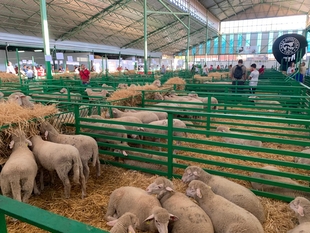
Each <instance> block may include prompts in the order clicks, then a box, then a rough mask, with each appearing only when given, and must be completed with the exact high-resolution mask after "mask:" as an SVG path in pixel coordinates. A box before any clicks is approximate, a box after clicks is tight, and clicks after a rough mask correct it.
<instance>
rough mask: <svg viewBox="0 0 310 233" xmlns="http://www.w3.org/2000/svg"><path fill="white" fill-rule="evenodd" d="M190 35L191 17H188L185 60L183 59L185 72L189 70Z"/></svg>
mask: <svg viewBox="0 0 310 233" xmlns="http://www.w3.org/2000/svg"><path fill="white" fill-rule="evenodd" d="M190 33H191V17H190V15H188V27H187V45H186V59H185V66H186V69H185V70H189V67H188V62H189V43H190Z"/></svg>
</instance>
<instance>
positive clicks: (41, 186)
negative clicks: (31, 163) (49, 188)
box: [40, 168, 44, 191]
mask: <svg viewBox="0 0 310 233" xmlns="http://www.w3.org/2000/svg"><path fill="white" fill-rule="evenodd" d="M40 189H41V191H43V189H44V181H43V169H42V168H41V169H40Z"/></svg>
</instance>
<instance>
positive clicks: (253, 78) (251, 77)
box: [248, 63, 259, 94]
mask: <svg viewBox="0 0 310 233" xmlns="http://www.w3.org/2000/svg"><path fill="white" fill-rule="evenodd" d="M258 77H259V71H258V70H257V69H256V64H255V63H253V64H252V65H251V73H250V75H249V77H248V79H249V80H250V83H249V86H250V93H251V94H255V90H256V87H257V83H258Z"/></svg>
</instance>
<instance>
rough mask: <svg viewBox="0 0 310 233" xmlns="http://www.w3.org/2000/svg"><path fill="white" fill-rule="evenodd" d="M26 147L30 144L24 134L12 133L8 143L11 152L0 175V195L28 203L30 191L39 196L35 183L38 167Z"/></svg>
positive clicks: (19, 132)
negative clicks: (0, 192)
mask: <svg viewBox="0 0 310 233" xmlns="http://www.w3.org/2000/svg"><path fill="white" fill-rule="evenodd" d="M28 145H29V146H31V145H32V143H31V142H30V141H29V140H27V139H26V137H25V134H24V132H22V131H20V130H16V131H15V132H13V134H12V141H11V143H10V148H11V149H13V150H12V153H11V155H10V157H9V159H8V161H7V162H6V163H5V165H4V166H3V168H2V171H1V174H0V186H1V191H2V194H3V195H4V196H7V197H13V199H15V200H17V201H23V202H28V199H29V198H30V196H31V193H32V191H34V193H35V194H39V190H38V189H37V186H36V183H35V177H36V175H37V172H38V166H37V163H36V161H35V157H34V155H33V153H32V152H31V151H30V150H29V148H28ZM22 195H23V196H22Z"/></svg>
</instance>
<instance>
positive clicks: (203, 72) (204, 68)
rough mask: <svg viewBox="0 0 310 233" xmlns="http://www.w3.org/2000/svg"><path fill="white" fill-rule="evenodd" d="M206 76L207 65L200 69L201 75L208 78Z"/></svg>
mask: <svg viewBox="0 0 310 233" xmlns="http://www.w3.org/2000/svg"><path fill="white" fill-rule="evenodd" d="M208 74H209V69H208V67H207V65H204V66H203V69H202V75H204V76H208Z"/></svg>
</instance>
